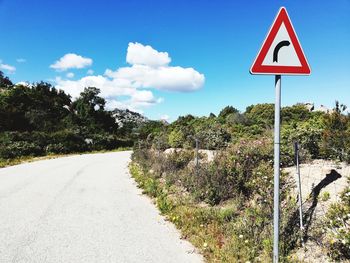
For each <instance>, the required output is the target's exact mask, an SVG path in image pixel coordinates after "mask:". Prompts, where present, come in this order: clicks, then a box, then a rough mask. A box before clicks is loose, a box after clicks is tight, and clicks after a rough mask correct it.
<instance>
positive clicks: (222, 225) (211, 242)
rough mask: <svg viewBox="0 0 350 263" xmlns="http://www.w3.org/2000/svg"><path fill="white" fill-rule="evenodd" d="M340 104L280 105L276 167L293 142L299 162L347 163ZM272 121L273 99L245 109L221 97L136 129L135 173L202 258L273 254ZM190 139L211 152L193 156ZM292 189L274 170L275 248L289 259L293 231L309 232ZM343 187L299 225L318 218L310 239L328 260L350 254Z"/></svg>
mask: <svg viewBox="0 0 350 263" xmlns="http://www.w3.org/2000/svg"><path fill="white" fill-rule="evenodd" d="M345 110H346V106H344V105H341V104H339V103H338V102H336V105H335V108H334V109H333V110H332V111H330V112H329V113H324V112H318V111H315V112H312V111H309V110H308V109H307V108H306V107H305V106H304V105H302V104H297V105H293V106H288V107H283V109H282V114H281V116H282V129H281V139H282V141H281V164H282V167H287V166H290V165H293V164H294V152H293V142H294V141H299V143H300V145H301V148H302V149H301V152H300V155H301V156H300V157H301V161H302V162H303V163H305V162H307V161H310V160H312V159H328V160H334V161H336V162H349V161H350V158H349V157H350V116H349V115H347V114H345V113H344V111H345ZM273 121H274V106H273V104H257V105H252V106H249V107H247V109H246V110H245V112H239V111H238V110H237V109H235V108H234V107H232V106H228V107H226V108H224V109H223V110H222V111H221V112H220V113H219V114H218V116H215V115H214V114H210V115H209V116H208V117H194V116H192V115H187V116H184V117H179V118H178V119H177V120H176V121H175V122H173V123H171V124H169V125H167V124H163V125H161V126H159V125H158V126H157V127H153V128H152V129H151V128H148V129H145V128H146V127H144V131H143V132H142V131H141V132H140V134H141V136H140V138H141V139H140V141H138V143H137V145H136V146H135V149H134V154H133V160H134V162H133V164H132V165H131V172H132V174H133V176H134V177H135V179H136V181H137V182H138V183H139V185H140V187H142V188H143V189H144V191H145V193H147V194H149V195H150V196H152V197H153V198H155V201H156V203H157V205H158V207H159V209H160V210H161V212H162V213H163V214H164V215H166V216H167V217H168V218H169V220H170V221H172V222H173V223H174V224H175V225H176V226H177V227H178V228H180V229H181V231H182V233H183V235H184V236H185V237H186V238H188V239H189V240H190V241H191V242H192V243H193V244H195V245H196V246H197V247H198V248H199V249H200V250H201V251H202V253H203V254H204V255H205V256H206V258H207V259H208V261H210V262H270V261H271V257H272V256H271V253H272V215H273ZM196 139H197V140H198V142H199V146H200V148H201V149H208V150H212V151H213V152H214V153H215V155H214V158H213V160H211V161H208V160H207V158H206V156H204V155H205V153H203V151H201V153H200V156H199V164H198V165H196V161H195V155H196V153H195V150H194V147H195V144H196ZM169 148H172V150H169ZM167 149H168V150H167ZM293 188H294V182H293V180H292V179H291V178H290V176H288V175H287V174H285V173H282V175H281V197H280V198H281V213H282V214H281V238H280V240H281V243H280V250H281V260H282V261H288V262H295V261H297V259H296V258H295V257H294V253H295V251H296V250H297V249H298V248H299V247H300V246H301V242H300V236H302V237H303V239H304V240H305V241H307V240H308V239H309V238H310V236H311V233H310V232H305V233H300V232H299V218H298V217H299V216H298V210H297V209H298V207H297V196H296V195H295V192H294V191H292V190H293ZM315 191H316V190H315ZM318 191H319V190H318ZM348 193H349V187H348V188H347V189H346V190H345V191H344V193H343V194H342V195H341V200H340V202H339V203H336V204H334V205H332V206H331V209H330V210H329V212H328V213H327V214H326V215H325V216H324V218H312V220H311V219H310V220H309V221H307V222H306V223H307V224H309V225H307V226H306V227H307V228H309V227H310V224H313V223H314V222H315V221H316V220H317V221H318V222H319V223H320V226H321V227H320V228H319V229H318V231H319V233H318V237H317V238H319V240H320V243H321V241H322V244H323V245H324V248H325V252H324V253H325V254H326V255H327V256H328V257H329V258H330V260H331V259H334V260H340V261H343V260H349V251H350V228H349V220H350V213H349V203H348V196H349V194H348ZM311 197H312V196H311ZM315 198H317V196H315ZM337 214H340V215H341V216H342V217H341V218H338V217H337V216H336V215H337ZM307 216H309V215H307ZM310 217H312V214H311V215H310ZM314 262H317V259H314Z"/></svg>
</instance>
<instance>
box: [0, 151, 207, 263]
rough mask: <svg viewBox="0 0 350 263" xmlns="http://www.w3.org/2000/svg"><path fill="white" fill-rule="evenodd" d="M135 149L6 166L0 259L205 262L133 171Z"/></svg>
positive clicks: (0, 178) (0, 172)
mask: <svg viewBox="0 0 350 263" xmlns="http://www.w3.org/2000/svg"><path fill="white" fill-rule="evenodd" d="M130 155H131V152H130V151H127V152H113V153H103V154H87V155H78V156H70V157H63V158H58V159H52V160H43V161H38V162H33V163H26V164H21V165H16V166H12V167H8V168H2V169H0V240H1V242H0V262H28V263H30V262H203V258H202V257H201V256H200V255H199V254H197V253H196V252H195V249H194V247H193V246H192V245H191V244H190V243H189V242H187V241H185V240H182V239H181V238H180V234H179V232H178V231H177V230H176V229H175V227H174V226H173V225H172V224H170V223H169V222H167V221H165V219H164V218H163V217H162V216H160V215H159V212H158V210H157V208H156V207H155V206H154V205H153V204H152V202H151V200H150V199H148V198H147V197H146V196H143V195H142V193H141V190H139V189H138V188H137V186H136V183H135V182H134V181H133V179H131V178H130V175H129V173H128V167H127V165H128V162H129V160H130Z"/></svg>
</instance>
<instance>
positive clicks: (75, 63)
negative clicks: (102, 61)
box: [50, 53, 92, 71]
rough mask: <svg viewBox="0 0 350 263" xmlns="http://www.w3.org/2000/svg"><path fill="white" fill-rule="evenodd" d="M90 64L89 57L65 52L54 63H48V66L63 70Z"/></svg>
mask: <svg viewBox="0 0 350 263" xmlns="http://www.w3.org/2000/svg"><path fill="white" fill-rule="evenodd" d="M91 65H92V59H91V58H85V57H82V56H80V55H77V54H74V53H68V54H65V55H64V56H63V57H61V58H60V59H59V60H57V61H56V62H55V63H54V64H52V65H50V68H53V69H56V70H58V71H64V70H67V69H70V68H77V69H80V68H85V67H87V66H91Z"/></svg>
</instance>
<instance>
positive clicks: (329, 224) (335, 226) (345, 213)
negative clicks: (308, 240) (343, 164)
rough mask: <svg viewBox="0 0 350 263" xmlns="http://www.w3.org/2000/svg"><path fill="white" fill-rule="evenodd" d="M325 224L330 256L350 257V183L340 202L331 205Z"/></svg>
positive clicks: (339, 258)
mask: <svg viewBox="0 0 350 263" xmlns="http://www.w3.org/2000/svg"><path fill="white" fill-rule="evenodd" d="M349 183H350V181H349ZM324 224H325V231H326V235H327V238H326V240H327V245H326V246H327V247H328V251H329V255H330V257H331V258H332V259H334V260H337V261H340V260H345V259H350V185H349V186H348V187H347V188H346V189H345V190H344V191H343V192H342V194H341V196H340V202H338V203H335V204H333V205H331V207H330V208H329V210H328V212H327V214H326V217H325V222H324Z"/></svg>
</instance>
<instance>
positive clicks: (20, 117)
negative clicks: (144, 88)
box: [0, 71, 148, 161]
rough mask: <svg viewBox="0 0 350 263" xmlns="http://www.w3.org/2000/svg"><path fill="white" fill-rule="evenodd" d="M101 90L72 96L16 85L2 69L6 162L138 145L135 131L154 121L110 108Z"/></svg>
mask: <svg viewBox="0 0 350 263" xmlns="http://www.w3.org/2000/svg"><path fill="white" fill-rule="evenodd" d="M99 92H100V90H99V89H97V88H95V87H86V88H85V90H84V91H83V92H82V93H81V94H80V96H79V97H78V98H76V99H75V100H72V98H71V97H70V96H69V95H68V94H66V93H64V92H63V91H61V90H57V89H56V88H55V87H54V86H52V85H51V84H49V83H45V82H38V83H33V84H30V85H27V84H26V85H21V84H20V85H14V84H13V83H12V82H11V80H10V79H9V78H8V77H5V76H4V75H3V73H2V72H1V71H0V161H1V160H12V159H14V158H21V157H24V156H42V155H47V154H67V153H77V152H86V151H96V150H112V149H116V148H119V147H132V146H133V142H134V140H135V138H134V137H133V136H134V134H133V129H135V128H136V127H139V126H140V125H142V124H144V123H146V122H147V121H148V120H147V119H146V118H144V117H143V116H141V115H140V114H138V113H135V112H131V111H128V110H118V109H115V110H114V111H108V110H106V108H105V106H106V101H105V99H103V98H102V97H100V96H99Z"/></svg>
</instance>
